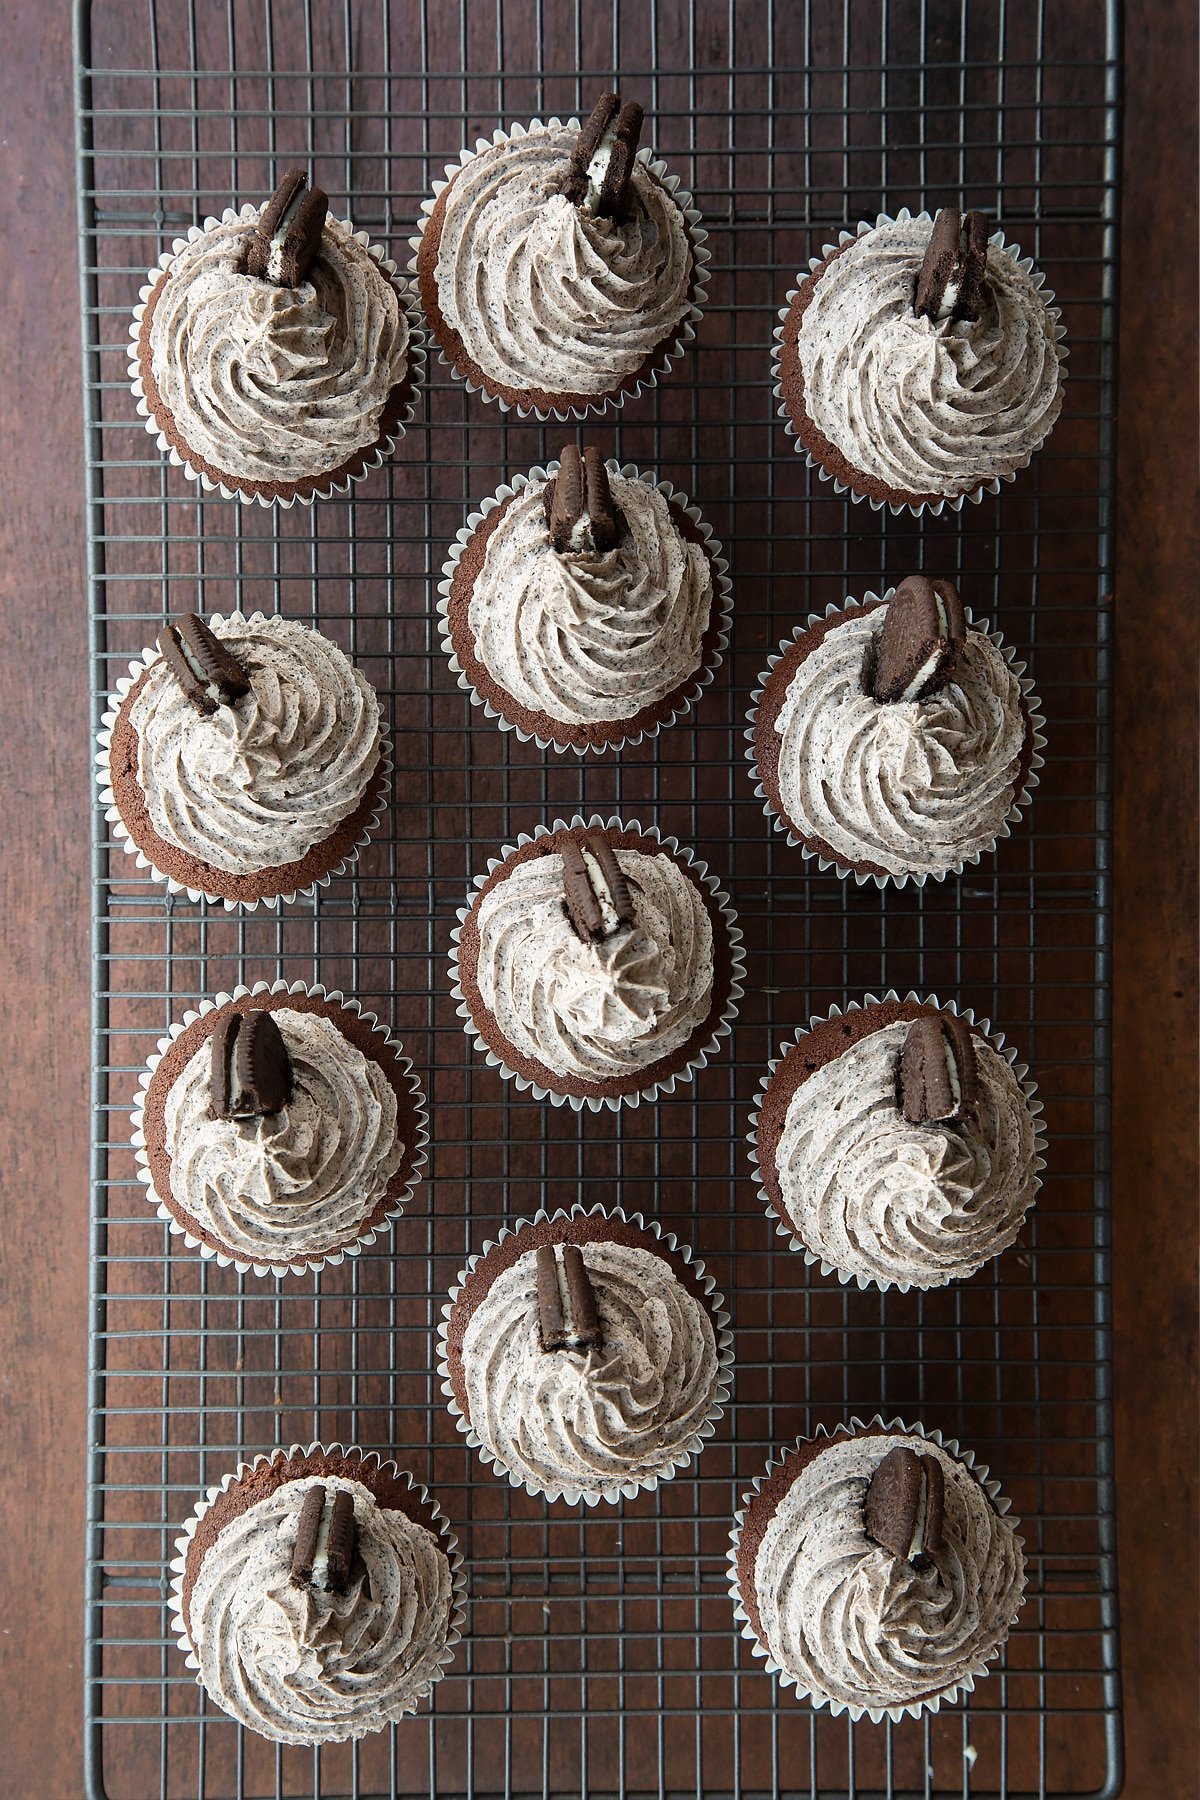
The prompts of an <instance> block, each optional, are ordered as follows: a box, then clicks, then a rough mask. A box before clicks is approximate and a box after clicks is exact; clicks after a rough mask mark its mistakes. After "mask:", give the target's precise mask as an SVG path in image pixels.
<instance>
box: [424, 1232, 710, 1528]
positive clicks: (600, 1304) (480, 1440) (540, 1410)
mask: <svg viewBox="0 0 1200 1800" xmlns="http://www.w3.org/2000/svg"><path fill="white" fill-rule="evenodd" d="M442 1316H443V1322H442V1325H441V1327H440V1331H439V1339H438V1344H439V1362H438V1372H439V1374H440V1375H441V1377H442V1391H443V1393H444V1394H445V1395H446V1398H447V1400H448V1401H449V1403H450V1409H451V1412H452V1413H453V1415H454V1419H455V1423H456V1424H457V1426H458V1429H459V1430H460V1431H461V1432H462V1433H463V1434H464V1435H465V1436H466V1438H467V1441H468V1443H470V1444H471V1445H472V1446H473V1447H474V1448H475V1449H477V1450H478V1451H479V1453H480V1455H481V1456H482V1458H483V1460H484V1462H485V1463H491V1464H493V1465H494V1466H495V1469H496V1473H497V1474H498V1475H501V1476H507V1477H508V1479H509V1481H510V1482H511V1483H512V1485H513V1486H514V1487H524V1488H526V1489H527V1490H528V1492H529V1493H531V1494H543V1495H544V1496H545V1497H546V1498H547V1499H548V1500H558V1499H565V1500H568V1501H570V1502H571V1503H572V1504H574V1503H575V1502H577V1501H579V1500H583V1501H584V1502H586V1503H587V1504H588V1505H593V1506H594V1505H595V1504H597V1502H599V1501H601V1500H608V1501H612V1502H616V1501H617V1500H618V1499H619V1498H620V1497H621V1495H623V1494H624V1495H626V1496H630V1495H633V1494H635V1493H637V1491H638V1490H639V1489H640V1488H653V1487H657V1486H658V1484H659V1482H660V1481H669V1480H670V1479H671V1477H672V1476H673V1475H674V1474H675V1473H676V1472H677V1471H678V1470H679V1469H682V1468H684V1467H686V1465H687V1464H688V1463H689V1462H691V1461H692V1459H693V1458H694V1457H695V1456H696V1455H698V1453H699V1451H700V1450H701V1449H702V1448H703V1445H704V1441H705V1440H706V1439H707V1438H709V1437H711V1435H712V1432H713V1429H714V1427H715V1425H716V1422H717V1420H718V1419H719V1418H720V1416H721V1414H722V1412H723V1410H724V1406H725V1402H726V1401H727V1399H728V1397H729V1389H730V1385H731V1383H732V1371H733V1339H732V1336H731V1334H730V1332H729V1330H728V1325H729V1318H728V1314H727V1313H726V1312H725V1311H724V1310H723V1302H722V1299H721V1296H720V1294H718V1293H717V1292H716V1290H715V1288H714V1285H713V1281H712V1278H711V1276H708V1275H706V1274H705V1272H704V1264H703V1263H701V1262H697V1261H695V1260H693V1257H692V1253H691V1251H690V1250H688V1249H687V1248H686V1247H685V1246H682V1245H680V1244H678V1243H677V1242H676V1240H675V1238H674V1237H673V1236H672V1235H670V1234H669V1233H663V1232H662V1231H661V1230H660V1229H659V1228H658V1226H657V1225H654V1224H651V1225H650V1226H647V1225H646V1224H645V1223H644V1221H643V1220H642V1219H641V1218H639V1217H635V1218H633V1219H626V1217H625V1216H624V1214H623V1213H620V1212H617V1211H613V1212H606V1211H605V1210H604V1209H603V1208H602V1207H599V1206H596V1207H593V1208H591V1210H590V1211H588V1210H585V1209H584V1208H583V1207H581V1206H577V1207H575V1208H574V1209H573V1210H572V1212H571V1213H570V1214H567V1213H565V1212H559V1213H556V1214H555V1215H554V1217H553V1218H549V1217H548V1216H547V1214H546V1213H544V1212H540V1213H539V1214H538V1215H537V1218H536V1219H535V1220H533V1222H532V1223H530V1222H528V1221H523V1222H522V1223H521V1224H519V1225H517V1226H515V1227H513V1228H512V1229H509V1228H507V1227H506V1228H505V1230H504V1231H502V1232H501V1234H500V1238H499V1240H498V1242H496V1243H494V1244H487V1245H485V1246H484V1249H483V1251H482V1252H481V1254H480V1255H478V1256H474V1257H472V1259H471V1261H470V1262H469V1263H468V1265H467V1267H466V1268H465V1269H464V1270H463V1272H462V1274H461V1275H460V1276H459V1279H458V1282H457V1283H456V1285H455V1286H454V1288H453V1289H452V1290H451V1294H450V1301H449V1304H448V1305H447V1306H445V1307H443V1309H442Z"/></svg>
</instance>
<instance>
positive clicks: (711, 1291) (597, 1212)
mask: <svg viewBox="0 0 1200 1800" xmlns="http://www.w3.org/2000/svg"><path fill="white" fill-rule="evenodd" d="M594 1218H599V1219H609V1220H612V1221H613V1222H615V1223H619V1224H623V1225H630V1226H632V1227H633V1228H634V1229H635V1230H637V1231H645V1232H647V1233H648V1234H649V1235H651V1236H653V1237H656V1238H658V1240H659V1241H660V1243H662V1244H665V1246H666V1248H667V1249H668V1250H670V1251H671V1253H672V1254H673V1255H675V1256H678V1257H679V1259H680V1261H681V1262H684V1263H687V1264H688V1265H689V1266H690V1267H691V1270H692V1272H693V1274H694V1275H696V1276H697V1277H698V1278H699V1279H700V1281H701V1282H702V1284H703V1287H704V1292H705V1295H706V1297H707V1299H708V1303H709V1311H710V1313H711V1315H712V1319H713V1328H714V1332H715V1335H716V1344H717V1364H718V1369H717V1383H716V1387H715V1388H714V1390H713V1397H712V1401H711V1403H710V1405H709V1409H708V1412H707V1413H706V1414H705V1417H704V1422H703V1424H702V1425H701V1426H700V1428H699V1430H698V1431H697V1432H696V1434H695V1436H694V1437H693V1438H692V1440H691V1441H690V1443H689V1444H688V1446H687V1448H686V1449H685V1450H682V1451H680V1452H679V1453H678V1454H677V1455H676V1456H675V1457H674V1458H673V1459H672V1461H671V1462H670V1464H669V1465H668V1466H667V1467H666V1468H665V1469H663V1470H662V1471H661V1472H660V1473H659V1474H657V1475H646V1476H642V1477H640V1478H639V1479H637V1480H634V1481H624V1482H621V1483H619V1484H613V1485H612V1486H611V1487H606V1488H575V1487H555V1486H553V1485H544V1484H543V1483H541V1482H538V1481H535V1480H532V1479H527V1478H526V1477H525V1476H524V1475H521V1474H519V1473H518V1472H517V1471H516V1470H514V1469H510V1468H509V1467H508V1465H507V1464H506V1463H503V1462H501V1461H500V1459H499V1458H498V1457H497V1456H496V1455H495V1453H494V1452H493V1451H492V1450H490V1449H489V1448H488V1446H487V1445H486V1444H485V1443H484V1442H483V1441H482V1439H481V1438H480V1437H479V1435H478V1433H477V1432H476V1431H475V1428H474V1427H473V1425H472V1424H471V1421H470V1420H469V1419H468V1418H467V1417H466V1415H465V1414H464V1413H463V1412H462V1410H461V1408H460V1407H459V1404H458V1401H457V1400H456V1398H455V1395H454V1384H453V1382H452V1380H451V1378H450V1363H449V1348H448V1334H449V1329H450V1315H451V1313H452V1312H453V1310H454V1305H455V1302H456V1301H457V1299H458V1297H459V1295H460V1294H461V1293H462V1290H463V1288H464V1287H465V1285H466V1283H467V1281H468V1279H469V1278H470V1276H471V1275H472V1274H473V1273H474V1272H475V1269H476V1268H477V1267H478V1265H479V1264H480V1263H481V1262H483V1260H484V1259H485V1257H487V1256H489V1255H490V1254H491V1252H492V1251H493V1250H495V1249H496V1247H497V1246H498V1245H499V1244H502V1243H503V1242H504V1240H505V1238H508V1237H513V1236H515V1235H517V1234H518V1233H519V1232H521V1231H525V1230H528V1229H529V1227H530V1226H533V1225H542V1224H546V1223H549V1224H555V1223H557V1221H558V1220H559V1219H564V1220H569V1219H594ZM733 1367H734V1352H733V1333H732V1331H731V1330H730V1329H729V1313H728V1312H727V1310H726V1308H725V1296H724V1295H723V1294H721V1293H719V1292H718V1291H717V1284H716V1282H715V1281H714V1280H713V1278H712V1276H711V1275H709V1274H708V1272H707V1271H706V1269H705V1267H704V1264H703V1263H702V1262H701V1261H700V1259H699V1257H698V1256H696V1254H695V1252H694V1251H693V1250H692V1249H691V1247H690V1246H689V1245H687V1244H683V1243H680V1241H679V1239H678V1238H677V1237H676V1236H675V1233H674V1232H673V1231H665V1230H664V1229H663V1227H662V1226H661V1225H660V1224H659V1223H658V1221H657V1219H647V1218H645V1217H644V1216H643V1215H642V1214H641V1213H626V1212H623V1211H622V1210H621V1208H620V1207H619V1206H607V1207H606V1206H601V1205H598V1204H597V1205H594V1206H585V1205H583V1204H582V1202H577V1203H576V1204H575V1205H574V1206H572V1207H571V1208H570V1209H569V1210H568V1209H567V1208H565V1207H560V1208H559V1209H558V1211H557V1212H554V1213H550V1212H547V1211H546V1209H545V1208H544V1207H542V1208H540V1209H539V1211H538V1212H536V1213H535V1214H534V1216H533V1218H532V1219H518V1220H517V1221H516V1223H515V1224H512V1225H503V1226H501V1228H500V1235H499V1237H496V1238H490V1239H488V1241H487V1242H486V1243H485V1244H484V1246H483V1249H482V1250H477V1251H476V1252H475V1254H474V1255H473V1256H472V1257H471V1258H470V1259H469V1260H468V1262H467V1265H466V1267H465V1268H464V1269H463V1270H461V1272H460V1273H459V1276H458V1279H457V1280H456V1281H455V1283H454V1286H453V1287H452V1288H451V1289H450V1296H449V1299H448V1300H447V1301H446V1303H445V1305H444V1306H443V1307H442V1318H441V1323H440V1325H439V1326H438V1339H437V1372H438V1375H439V1376H440V1377H441V1384H442V1393H443V1394H444V1395H445V1396H446V1404H447V1406H448V1408H449V1411H450V1414H451V1416H452V1418H453V1420H454V1423H455V1426H456V1427H457V1429H458V1430H459V1431H460V1432H461V1433H462V1435H463V1437H465V1438H466V1440H467V1443H468V1444H469V1445H470V1446H471V1448H472V1450H477V1451H478V1452H479V1456H480V1459H481V1461H482V1462H484V1463H485V1464H487V1465H488V1466H489V1467H491V1468H492V1469H493V1470H494V1472H495V1474H496V1475H497V1476H498V1477H499V1478H500V1479H501V1480H507V1481H508V1482H509V1484H510V1485H511V1486H512V1487H514V1488H524V1490H525V1492H526V1493H527V1494H530V1495H532V1496H533V1497H534V1498H535V1499H536V1498H537V1497H538V1496H539V1495H540V1496H541V1497H542V1498H543V1499H545V1500H547V1501H552V1500H565V1501H566V1502H567V1504H568V1505H570V1506H577V1505H579V1504H581V1503H582V1504H583V1505H584V1506H598V1505H600V1504H601V1502H605V1501H606V1502H608V1503H609V1504H610V1505H613V1506H615V1505H616V1504H617V1502H618V1501H619V1500H621V1499H626V1500H631V1499H632V1498H633V1496H634V1495H635V1494H638V1493H651V1492H653V1490H654V1489H655V1488H656V1487H658V1486H659V1485H660V1484H661V1483H662V1482H664V1481H672V1480H674V1478H675V1476H676V1475H677V1474H678V1473H679V1472H680V1470H681V1469H686V1468H687V1467H688V1465H689V1464H690V1463H692V1462H694V1461H695V1460H696V1458H697V1457H698V1456H699V1455H700V1452H701V1451H702V1450H703V1448H704V1446H705V1444H706V1443H707V1442H708V1440H709V1438H711V1437H712V1435H713V1433H714V1431H715V1430H716V1428H717V1424H718V1421H719V1420H720V1419H721V1418H722V1417H723V1416H724V1413H725V1408H726V1406H727V1404H728V1401H729V1395H730V1392H731V1390H732V1387H733Z"/></svg>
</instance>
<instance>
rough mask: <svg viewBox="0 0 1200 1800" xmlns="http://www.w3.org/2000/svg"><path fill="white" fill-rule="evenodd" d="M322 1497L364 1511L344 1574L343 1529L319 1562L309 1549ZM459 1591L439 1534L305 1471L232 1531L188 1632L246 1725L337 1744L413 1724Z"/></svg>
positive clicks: (205, 1577)
mask: <svg viewBox="0 0 1200 1800" xmlns="http://www.w3.org/2000/svg"><path fill="white" fill-rule="evenodd" d="M321 1489H323V1490H324V1493H325V1499H326V1504H327V1507H330V1506H332V1504H333V1502H334V1501H335V1499H336V1496H338V1495H341V1494H345V1495H348V1496H349V1499H350V1501H351V1503H352V1505H353V1525H352V1527H351V1531H350V1546H351V1547H350V1551H349V1555H348V1557H347V1563H348V1567H347V1568H346V1569H345V1571H344V1572H342V1574H341V1575H340V1576H339V1574H338V1572H337V1569H336V1565H335V1560H334V1557H333V1556H332V1555H331V1554H329V1543H330V1540H331V1539H332V1535H333V1533H332V1528H331V1527H327V1529H328V1531H329V1537H328V1538H325V1539H324V1540H322V1538H321V1537H320V1536H318V1538H317V1540H316V1543H315V1545H311V1544H310V1546H309V1548H308V1551H307V1554H306V1551H305V1546H304V1545H303V1544H299V1545H298V1539H299V1538H300V1536H301V1533H302V1530H305V1528H306V1526H308V1525H309V1524H310V1523H311V1520H310V1519H306V1518H305V1517H304V1516H303V1515H304V1513H305V1502H306V1499H307V1498H308V1496H309V1495H310V1494H311V1493H312V1492H313V1491H314V1490H316V1491H320V1490H321ZM312 1504H313V1503H312V1502H311V1501H310V1502H309V1506H310V1512H311V1509H312ZM343 1505H344V1503H343ZM306 1535H308V1533H307V1532H306ZM314 1549H315V1551H316V1555H315V1558H314V1556H313V1550H314ZM314 1565H315V1566H314ZM452 1597H453V1594H452V1580H451V1569H450V1562H449V1559H448V1557H447V1555H446V1552H445V1550H444V1549H443V1547H442V1545H441V1544H440V1543H439V1542H438V1539H437V1538H436V1537H435V1536H434V1534H433V1532H431V1531H429V1530H428V1529H427V1528H426V1527H425V1526H424V1525H420V1524H418V1523H417V1522H416V1521H415V1520H412V1519H410V1518H408V1517H407V1515H406V1514H405V1513H403V1512H400V1511H395V1510H392V1509H389V1508H387V1507H382V1506H379V1505H378V1504H377V1502H376V1500H375V1497H374V1495H373V1494H372V1493H371V1492H370V1490H369V1488H367V1487H365V1486H363V1484H362V1483H361V1482H358V1481H354V1480H350V1479H347V1478H345V1477H343V1476H339V1475H332V1474H323V1475H321V1476H318V1477H313V1478H307V1477H301V1478H300V1479H298V1480H295V1481H286V1482H284V1483H282V1484H281V1485H280V1486H278V1487H276V1488H275V1490H274V1491H273V1492H271V1493H270V1494H268V1495H267V1497H266V1498H264V1499H262V1500H259V1501H257V1502H255V1503H254V1504H252V1505H251V1506H249V1507H247V1508H246V1510H245V1511H244V1512H241V1513H238V1514H236V1515H235V1516H234V1517H233V1518H232V1519H230V1520H229V1521H228V1522H227V1523H226V1524H224V1525H222V1527H221V1529H220V1531H219V1532H218V1534H217V1536H216V1538H215V1540H214V1541H213V1543H212V1544H211V1545H210V1547H209V1548H208V1550H207V1551H206V1552H205V1555H204V1560H203V1562H202V1563H201V1564H200V1568H199V1572H198V1574H197V1576H196V1579H195V1582H194V1585H193V1586H192V1589H191V1594H190V1599H189V1602H188V1619H187V1624H188V1636H189V1638H190V1641H191V1644H192V1646H193V1648H194V1651H195V1655H196V1658H197V1661H198V1662H199V1666H200V1679H201V1681H202V1682H203V1684H204V1687H205V1689H206V1690H207V1692H208V1693H209V1694H210V1695H211V1696H212V1698H213V1699H214V1700H215V1701H216V1703H217V1704H218V1706H220V1707H222V1708H223V1709H224V1710H225V1711H226V1712H227V1713H229V1714H230V1715H231V1716H232V1717H233V1718H235V1719H237V1720H238V1721H239V1722H240V1723H241V1724H243V1725H247V1726H249V1728H250V1729H251V1730H252V1731H257V1732H258V1733H260V1735H261V1736H263V1737H266V1738H272V1739H275V1740H276V1741H278V1742H281V1743H292V1744H319V1743H336V1742H340V1741H341V1740H343V1739H345V1738H356V1737H362V1736H363V1735H364V1734H365V1733H366V1732H369V1731H378V1730H380V1729H381V1727H383V1726H384V1725H387V1724H389V1723H390V1722H391V1721H392V1720H393V1719H399V1718H402V1717H403V1716H404V1714H405V1713H410V1712H412V1711H413V1710H414V1709H415V1708H416V1706H417V1705H418V1703H419V1702H420V1701H421V1700H422V1699H423V1698H424V1696H425V1695H426V1694H427V1693H428V1692H429V1689H430V1687H431V1686H432V1684H433V1682H434V1681H435V1680H436V1679H437V1676H438V1673H439V1669H440V1662H441V1657H442V1652H443V1651H444V1649H445V1646H446V1641H447V1637H448V1635H449V1629H450V1615H451V1604H452Z"/></svg>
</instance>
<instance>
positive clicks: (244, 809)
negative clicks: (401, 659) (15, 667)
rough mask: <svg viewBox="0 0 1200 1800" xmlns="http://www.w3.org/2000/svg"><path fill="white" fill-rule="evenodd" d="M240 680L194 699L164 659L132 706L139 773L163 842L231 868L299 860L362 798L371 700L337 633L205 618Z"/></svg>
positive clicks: (373, 740)
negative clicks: (211, 698) (221, 693)
mask: <svg viewBox="0 0 1200 1800" xmlns="http://www.w3.org/2000/svg"><path fill="white" fill-rule="evenodd" d="M208 625H209V627H210V629H211V631H212V632H213V634H214V635H215V636H216V637H217V638H219V639H220V640H221V641H222V642H223V643H224V644H225V645H227V646H228V648H229V650H230V651H231V652H232V654H233V656H234V658H235V659H236V661H237V662H238V664H239V665H240V667H241V668H242V670H243V671H244V674H245V676H246V679H247V681H248V684H249V691H248V692H246V693H244V694H241V695H239V696H238V697H237V698H234V699H229V700H223V701H222V703H221V704H218V705H216V706H215V707H214V708H213V709H212V710H205V709H204V708H203V707H202V706H200V705H197V704H196V700H195V697H194V695H189V693H188V692H186V691H185V689H184V687H183V685H182V684H181V682H180V681H179V679H178V678H177V676H176V675H175V674H174V673H173V671H172V668H171V666H170V664H169V662H168V660H167V658H165V657H162V658H160V659H159V660H158V661H157V662H155V663H153V664H152V665H151V667H150V670H149V672H148V674H147V675H146V677H145V679H144V680H143V681H142V682H141V683H140V685H139V687H138V691H137V693H136V695H135V697H134V699H133V701H132V704H131V707H130V723H131V724H132V726H133V729H134V731H135V732H136V733H137V778H138V783H139V786H140V787H141V789H142V792H143V794H144V796H145V800H146V809H147V812H148V813H149V816H150V822H151V824H152V825H153V827H154V830H155V831H156V832H157V833H158V835H159V837H160V838H162V839H163V840H164V841H165V842H166V843H168V844H171V845H173V846H174V847H175V848H176V849H179V850H182V851H184V852H186V853H187V854H188V855H189V856H193V857H197V858H199V859H201V860H202V861H203V862H206V863H209V864H212V865H214V866H215V867H216V868H218V869H223V870H226V871H228V872H229V873H230V874H235V875H245V874H253V873H256V872H258V871H259V870H262V869H269V868H274V867H277V866H279V865H282V864H285V863H291V862H294V861H298V860H299V859H300V858H302V857H303V856H304V855H305V854H306V853H307V852H308V851H309V850H310V849H311V848H312V847H313V845H314V844H318V843H320V842H321V841H322V840H323V839H325V838H327V837H328V836H329V835H330V834H331V833H332V832H333V831H334V830H335V829H336V827H337V826H338V825H339V824H340V823H341V821H342V820H343V819H345V818H347V817H348V816H349V814H350V813H352V812H353V811H354V810H355V808H356V807H357V806H358V805H359V803H360V801H361V800H362V798H363V795H364V794H365V793H366V790H367V787H368V785H369V783H370V781H371V778H372V776H373V775H374V774H375V771H376V768H377V766H378V763H379V755H380V742H381V735H380V718H379V701H378V698H377V696H376V694H375V692H374V689H373V688H372V687H371V686H370V685H369V683H368V682H367V681H366V680H364V678H363V677H362V676H361V675H360V674H359V673H358V671H357V669H355V668H354V667H353V666H352V665H351V663H350V662H349V660H348V659H347V658H346V657H345V656H344V655H343V654H342V652H341V651H340V650H339V649H338V647H337V645H336V644H332V643H330V641H329V639H328V638H325V637H322V636H321V634H320V633H319V632H317V631H312V630H310V629H308V628H307V627H305V626H303V625H301V624H299V623H298V622H296V621H295V620H292V619H282V618H264V617H263V616H262V615H261V614H256V615H255V616H254V617H253V618H251V619H249V620H247V619H242V618H240V617H233V618H221V617H216V618H211V619H209V620H208Z"/></svg>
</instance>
